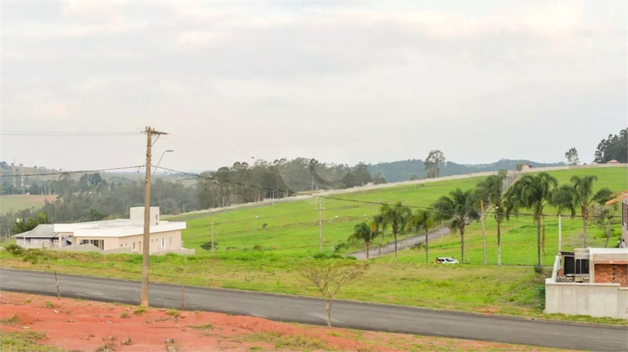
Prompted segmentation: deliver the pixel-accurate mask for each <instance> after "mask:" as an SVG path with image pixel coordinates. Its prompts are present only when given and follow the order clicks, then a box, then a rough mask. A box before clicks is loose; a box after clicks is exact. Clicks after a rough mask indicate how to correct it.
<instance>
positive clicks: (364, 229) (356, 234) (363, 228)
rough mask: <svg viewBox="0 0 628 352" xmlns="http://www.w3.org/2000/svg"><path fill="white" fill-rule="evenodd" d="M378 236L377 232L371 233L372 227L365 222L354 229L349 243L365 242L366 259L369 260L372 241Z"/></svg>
mask: <svg viewBox="0 0 628 352" xmlns="http://www.w3.org/2000/svg"><path fill="white" fill-rule="evenodd" d="M375 236H377V232H375V231H371V227H370V226H369V224H367V223H366V221H363V222H361V223H359V224H357V225H355V227H354V228H353V233H352V234H351V236H349V242H353V243H355V242H364V244H365V245H366V259H367V260H368V259H369V248H370V247H371V241H372V240H373V239H374V238H375Z"/></svg>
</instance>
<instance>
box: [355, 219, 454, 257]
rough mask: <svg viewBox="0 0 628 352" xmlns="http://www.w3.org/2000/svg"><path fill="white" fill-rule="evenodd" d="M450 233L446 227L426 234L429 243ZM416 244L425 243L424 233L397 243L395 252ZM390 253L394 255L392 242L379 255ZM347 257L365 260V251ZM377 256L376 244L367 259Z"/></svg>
mask: <svg viewBox="0 0 628 352" xmlns="http://www.w3.org/2000/svg"><path fill="white" fill-rule="evenodd" d="M450 233H451V231H449V229H448V228H447V227H439V228H436V229H434V230H432V231H430V232H429V233H428V237H429V239H430V241H431V240H433V239H437V238H439V237H443V236H445V235H448V234H450ZM418 243H425V233H422V234H420V235H416V236H413V237H408V238H406V239H403V240H399V241H397V250H398V251H401V250H402V249H406V248H410V247H412V246H414V245H415V244H418ZM390 253H395V243H394V242H393V243H389V244H387V245H385V246H383V247H382V254H381V255H386V254H390ZM347 255H348V256H352V257H355V258H356V259H359V260H366V250H363V251H357V252H353V253H349V254H347ZM417 255H419V254H417ZM379 256H380V254H379V248H378V247H377V244H375V245H374V246H373V247H372V248H371V249H370V250H369V257H370V258H377V257H379ZM423 257H425V253H423Z"/></svg>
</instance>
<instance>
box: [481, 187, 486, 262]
mask: <svg viewBox="0 0 628 352" xmlns="http://www.w3.org/2000/svg"><path fill="white" fill-rule="evenodd" d="M480 220H482V255H483V258H484V265H486V235H485V232H484V200H483V199H480Z"/></svg>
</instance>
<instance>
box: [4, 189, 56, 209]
mask: <svg viewBox="0 0 628 352" xmlns="http://www.w3.org/2000/svg"><path fill="white" fill-rule="evenodd" d="M56 199H57V196H56V195H44V196H42V195H26V194H7V195H2V196H0V214H4V213H8V212H10V211H13V210H21V209H30V208H41V207H42V206H44V203H45V201H46V200H48V201H49V202H54V201H55V200H56Z"/></svg>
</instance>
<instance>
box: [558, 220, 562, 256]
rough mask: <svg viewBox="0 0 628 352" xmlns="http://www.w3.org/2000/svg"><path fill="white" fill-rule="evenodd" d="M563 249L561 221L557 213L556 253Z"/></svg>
mask: <svg viewBox="0 0 628 352" xmlns="http://www.w3.org/2000/svg"><path fill="white" fill-rule="evenodd" d="M562 250H563V223H562V217H561V215H560V214H558V254H560V252H561V251H562Z"/></svg>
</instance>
